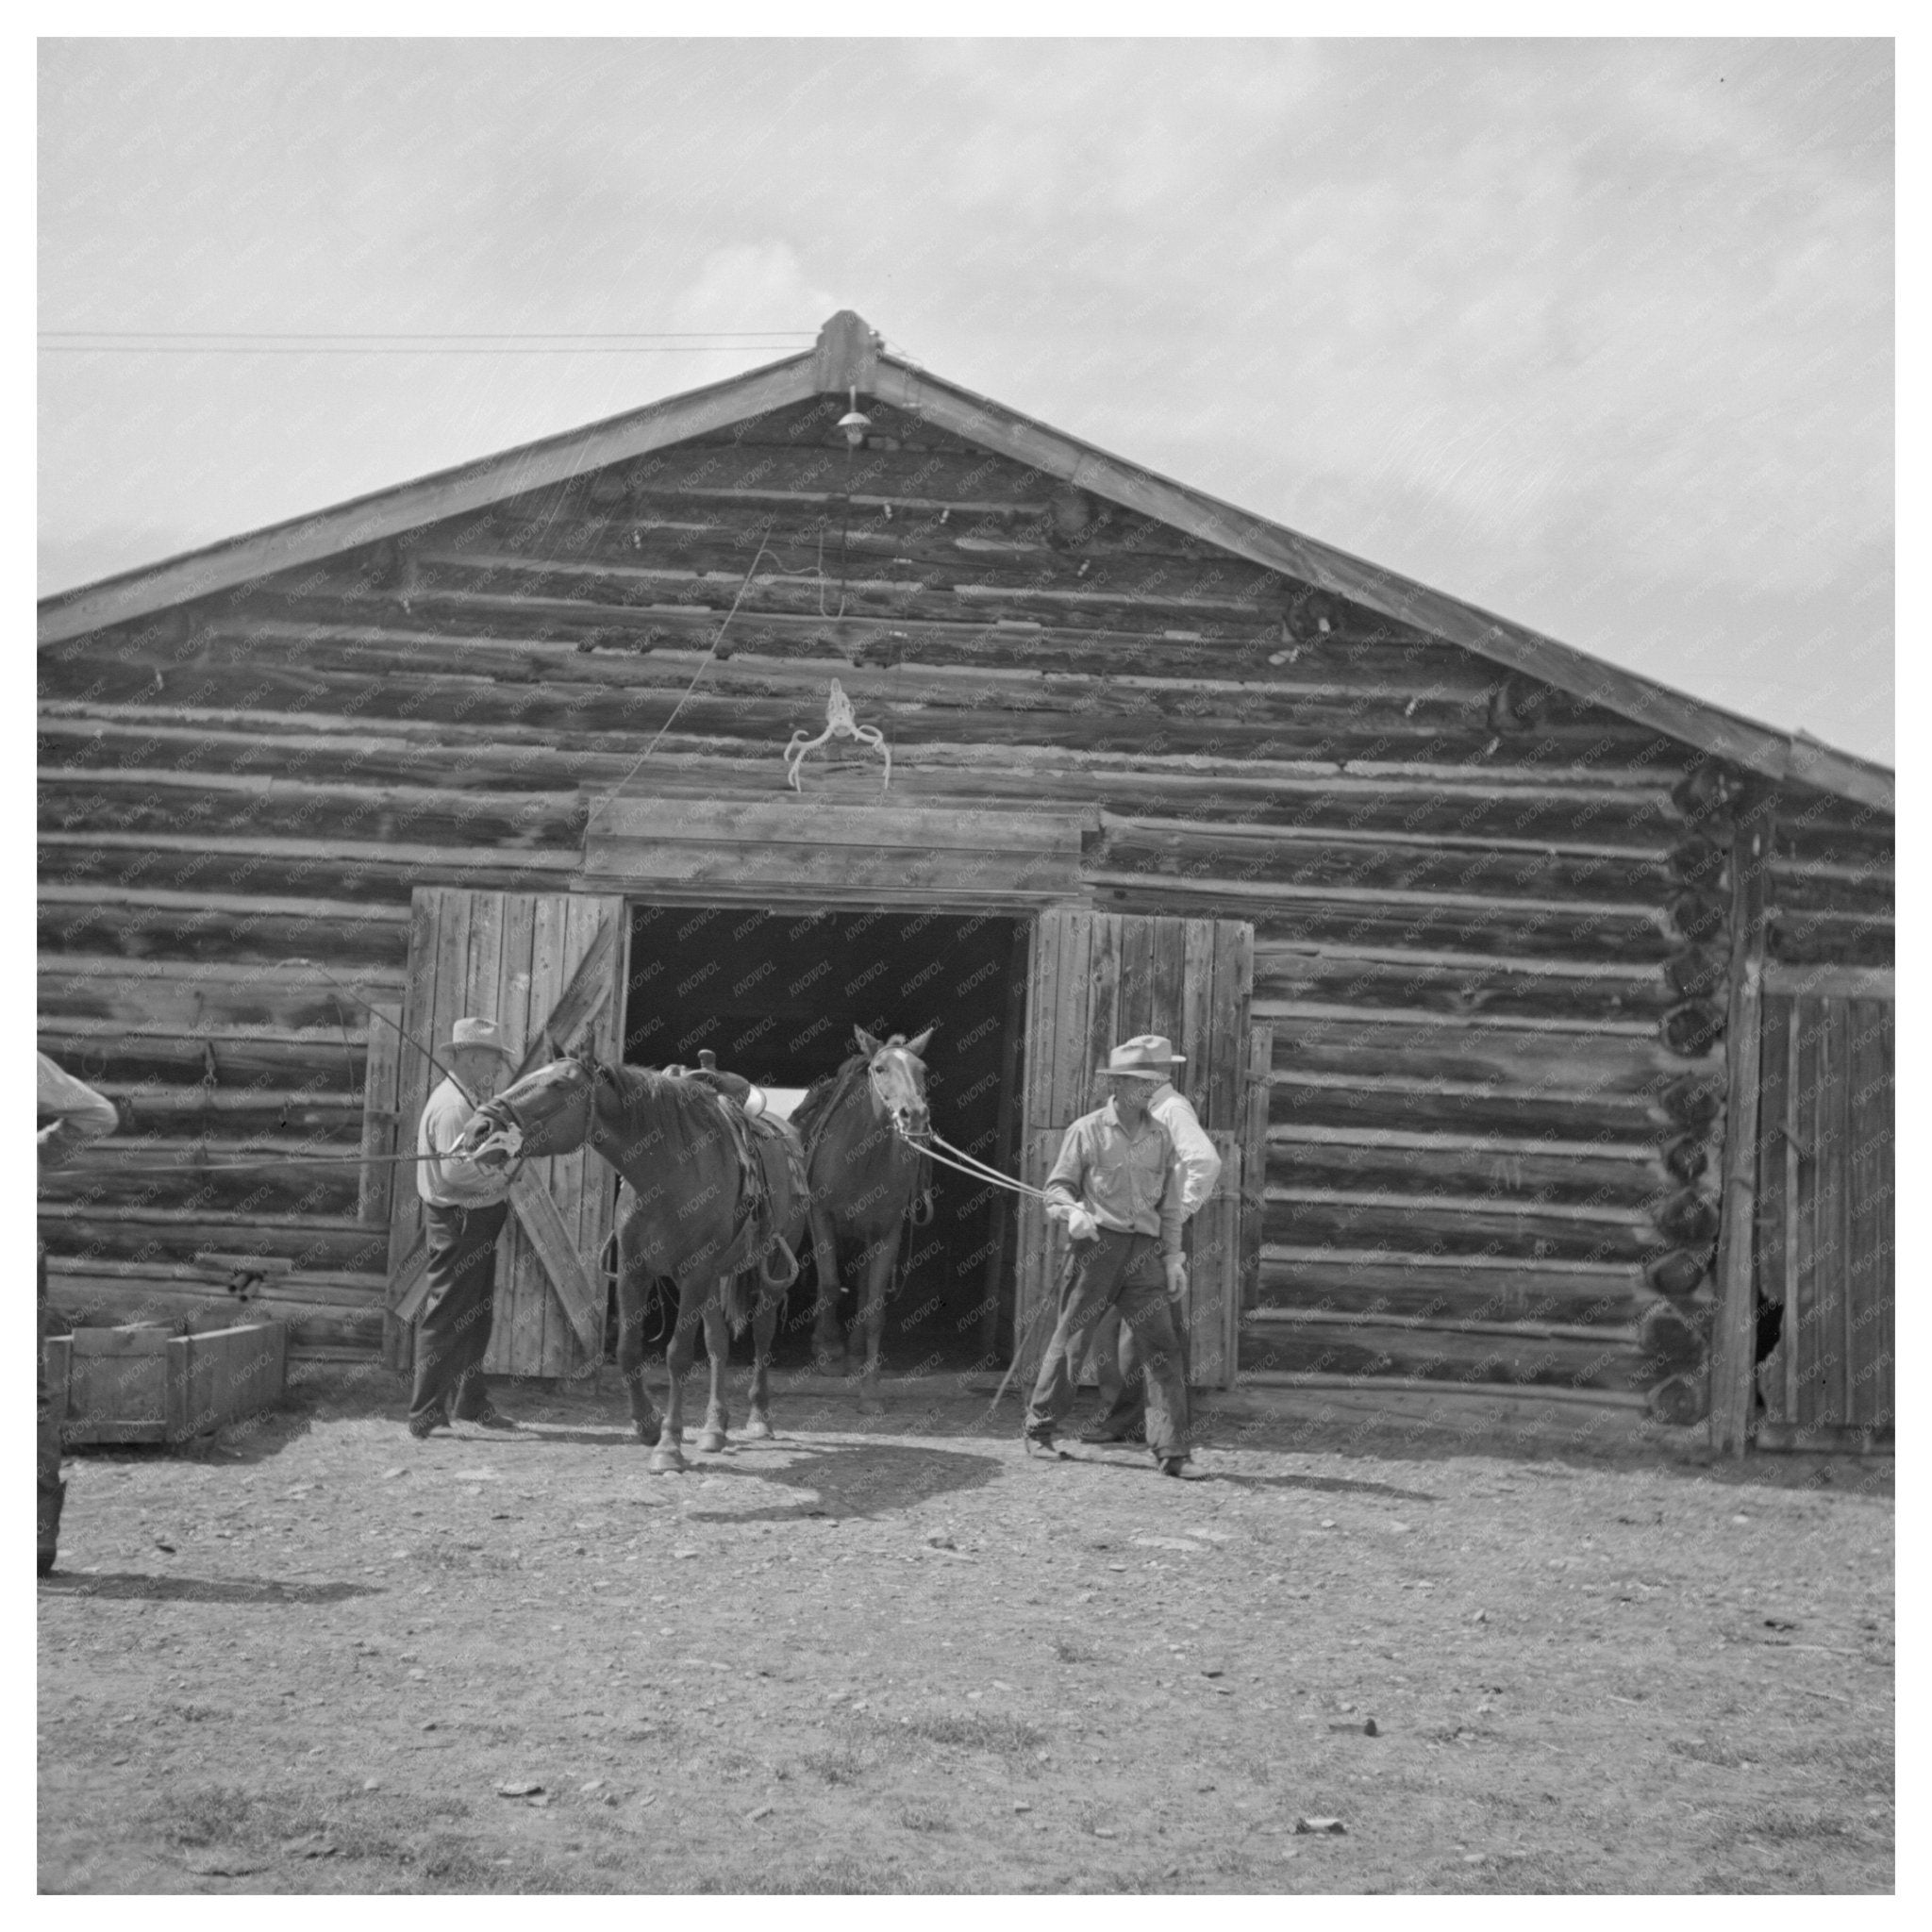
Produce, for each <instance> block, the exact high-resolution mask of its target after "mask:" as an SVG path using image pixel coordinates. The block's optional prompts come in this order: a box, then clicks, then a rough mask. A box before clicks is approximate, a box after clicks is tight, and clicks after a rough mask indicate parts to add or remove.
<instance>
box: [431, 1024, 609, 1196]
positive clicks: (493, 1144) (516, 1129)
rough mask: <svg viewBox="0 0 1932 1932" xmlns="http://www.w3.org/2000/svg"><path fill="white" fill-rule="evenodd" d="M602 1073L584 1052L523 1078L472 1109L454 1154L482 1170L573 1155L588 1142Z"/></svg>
mask: <svg viewBox="0 0 1932 1932" xmlns="http://www.w3.org/2000/svg"><path fill="white" fill-rule="evenodd" d="M600 1074H608V1068H604V1067H600V1066H599V1065H598V1064H597V1062H596V1061H595V1060H594V1059H593V1058H591V1055H590V1054H589V1053H588V1052H586V1053H580V1054H575V1055H573V1056H571V1057H570V1058H566V1059H560V1060H552V1061H551V1062H550V1064H549V1065H548V1066H542V1067H539V1068H537V1069H536V1070H535V1071H534V1072H532V1073H528V1074H525V1075H524V1077H523V1078H522V1079H521V1080H518V1081H516V1082H515V1083H514V1084H513V1085H511V1086H508V1087H506V1088H505V1089H504V1091H502V1092H501V1093H499V1094H497V1095H496V1096H495V1097H494V1098H493V1099H491V1100H486V1101H485V1102H484V1103H483V1105H482V1106H481V1107H479V1108H477V1109H476V1111H475V1114H474V1115H473V1116H472V1117H471V1120H470V1124H469V1125H468V1126H467V1127H466V1128H464V1130H463V1138H462V1141H460V1142H459V1143H458V1152H459V1153H461V1154H463V1155H465V1156H467V1157H468V1158H470V1159H472V1160H474V1161H475V1162H476V1163H477V1164H478V1165H479V1166H482V1167H508V1165H509V1163H510V1162H511V1161H513V1160H518V1159H523V1160H532V1159H541V1158H543V1157H544V1156H546V1155H550V1154H570V1153H574V1152H575V1150H576V1149H577V1148H579V1147H581V1146H582V1145H583V1144H584V1142H585V1141H587V1140H588V1139H589V1138H590V1134H591V1120H592V1116H593V1114H594V1112H595V1106H594V1092H595V1087H596V1081H597V1078H598V1076H599V1075H600Z"/></svg>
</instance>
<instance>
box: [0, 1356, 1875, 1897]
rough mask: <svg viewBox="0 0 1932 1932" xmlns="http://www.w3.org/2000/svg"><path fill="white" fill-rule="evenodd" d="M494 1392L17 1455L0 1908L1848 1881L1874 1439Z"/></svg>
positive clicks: (1866, 1742)
mask: <svg viewBox="0 0 1932 1932" xmlns="http://www.w3.org/2000/svg"><path fill="white" fill-rule="evenodd" d="M739 1379H740V1386H741V1383H742V1374H740V1378H739ZM499 1399H500V1400H501V1401H502V1403H503V1406H504V1407H506V1408H508V1409H510V1410H512V1411H513V1412H515V1413H517V1414H518V1415H519V1416H521V1417H522V1418H524V1419H525V1423H526V1426H525V1428H524V1429H523V1430H521V1431H520V1432H519V1433H517V1434H515V1435H512V1436H492V1435H486V1434H484V1433H482V1432H480V1431H467V1432H465V1433H464V1434H463V1435H462V1436H460V1437H453V1436H447V1435H444V1436H439V1437H436V1438H434V1439H432V1440H431V1441H428V1442H426V1443H417V1442H413V1441H410V1440H409V1439H408V1437H407V1435H406V1434H405V1431H404V1428H403V1424H402V1412H403V1404H402V1401H401V1398H400V1391H399V1388H398V1386H397V1384H396V1383H395V1382H393V1381H392V1380H391V1378H389V1377H387V1376H386V1375H383V1374H380V1373H379V1372H375V1371H360V1370H358V1371H348V1370H341V1369H321V1368H311V1369H308V1370H306V1371H301V1370H298V1372H297V1374H296V1377H295V1379H294V1380H293V1381H292V1383H291V1393H290V1398H289V1401H288V1402H287V1404H286V1405H285V1406H284V1407H282V1408H280V1409H279V1410H277V1411H275V1412H274V1413H272V1414H270V1415H268V1416H266V1417H264V1418H261V1419H258V1421H257V1422H255V1423H253V1424H249V1425H246V1426H242V1427H238V1428H234V1429H230V1430H228V1431H226V1432H225V1434H224V1436H223V1438H222V1439H221V1440H220V1441H217V1442H215V1443H214V1444H213V1445H211V1446H207V1445H204V1446H202V1447H201V1448H199V1449H198V1450H196V1451H195V1452H194V1453H192V1454H185V1455H183V1454H168V1453H164V1452H159V1451H146V1450H125V1451H96V1452H81V1453H80V1454H78V1455H76V1456H75V1457H72V1458H71V1460H70V1465H69V1474H70V1477H71V1482H72V1489H71V1491H70V1498H69V1505H68V1515H67V1522H66V1524H65V1525H64V1527H65V1536H64V1541H63V1543H62V1548H61V1569H60V1571H59V1572H58V1573H57V1574H55V1575H54V1576H53V1577H51V1578H49V1579H47V1580H45V1581H43V1582H42V1585H41V1587H40V1622H39V1638H40V1676H39V1698H40V1816H39V1833H40V1884H41V1888H42V1890H46V1891H62V1892H72V1891H96V1892H98V1891H119V1892H158V1891H187V1892H251V1891H285V1892H308V1891H329V1892H361V1891H370V1892H413V1891H505V1892H511V1891H520V1892H538V1891H636V1892H671V1893H680V1892H693V1891H712V1892H757V1891H778V1892H788V1891H829V1892H859V1891H914V1892H917V1891H933V1892H951V1891H1048V1892H1106V1891H1217V1892H1218V1891H1232V1892H1333V1891H1344V1892H1354V1891H1405V1892H1418V1891H1421V1892H1470V1891H1508V1892H1540V1891H1563V1892H1568V1891H1668V1892H1680V1891H1713V1890H1715V1891H1762V1892H1781V1891H1807V1892H1869V1891H1883V1890H1889V1889H1890V1887H1891V1885H1892V1883H1893V1876H1892V1874H1893V1851H1894V1813H1893V1779H1892V1766H1893V1705H1892V1697H1893V1680H1892V1639H1893V1623H1892V1502H1891V1493H1890V1464H1889V1463H1874V1464H1859V1463H1857V1462H1848V1461H1842V1460H1840V1461H1836V1462H1832V1461H1826V1460H1824V1459H1820V1460H1815V1461H1806V1462H1799V1461H1794V1460H1793V1459H1791V1458H1774V1457H1763V1458H1758V1459H1755V1460H1753V1461H1752V1462H1750V1463H1747V1464H1745V1465H1743V1466H1741V1467H1738V1466H1721V1467H1710V1466H1706V1464H1705V1462H1704V1460H1703V1458H1701V1457H1699V1456H1698V1455H1697V1454H1696V1453H1695V1451H1694V1449H1693V1448H1689V1447H1687V1446H1686V1445H1685V1443H1684V1442H1681V1441H1678V1442H1673V1441H1671V1440H1670V1439H1669V1438H1664V1437H1652V1438H1649V1439H1645V1440H1639V1439H1638V1437H1637V1435H1636V1434H1635V1433H1634V1432H1633V1431H1630V1430H1625V1431H1624V1434H1623V1435H1618V1434H1617V1433H1616V1432H1615V1431H1610V1432H1607V1433H1606V1432H1605V1430H1604V1429H1603V1427H1602V1425H1601V1423H1600V1422H1597V1423H1590V1424H1585V1423H1581V1422H1579V1423H1577V1424H1566V1425H1565V1426H1566V1428H1567V1430H1568V1432H1567V1433H1565V1432H1563V1431H1561V1430H1558V1431H1556V1432H1552V1431H1551V1430H1549V1429H1544V1430H1542V1431H1541V1433H1537V1432H1531V1431H1522V1430H1515V1429H1510V1430H1507V1431H1506V1430H1504V1429H1503V1428H1501V1427H1500V1426H1498V1427H1492V1428H1491V1429H1489V1430H1488V1432H1487V1433H1476V1432H1474V1430H1473V1429H1472V1427H1471V1426H1469V1425H1467V1424H1465V1425H1462V1426H1456V1427H1451V1426H1441V1425H1437V1424H1431V1423H1426V1422H1416V1423H1413V1424H1407V1423H1401V1422H1399V1421H1392V1420H1391V1421H1382V1422H1377V1421H1374V1420H1367V1421H1365V1420H1364V1419H1363V1418H1362V1417H1361V1416H1359V1415H1354V1414H1343V1413H1341V1412H1332V1413H1324V1412H1322V1411H1320V1410H1318V1409H1315V1408H1313V1407H1307V1408H1306V1409H1305V1410H1304V1411H1303V1412H1302V1413H1301V1414H1300V1415H1299V1416H1296V1415H1294V1414H1283V1413H1280V1412H1278V1411H1264V1410H1261V1409H1259V1408H1258V1407H1254V1406H1252V1405H1251V1406H1249V1407H1245V1408H1244V1407H1242V1406H1241V1405H1240V1404H1239V1403H1236V1404H1233V1405H1231V1406H1228V1407H1224V1408H1222V1409H1220V1410H1218V1411H1216V1412H1215V1414H1214V1417H1213V1421H1212V1425H1211V1432H1210V1435H1209V1439H1208V1440H1209V1446H1208V1447H1207V1448H1206V1449H1205V1450H1204V1451H1203V1452H1202V1454H1201V1455H1200V1457H1199V1458H1198V1466H1199V1467H1200V1468H1201V1469H1202V1470H1203V1471H1204V1472H1206V1474H1207V1476H1208V1479H1207V1480H1204V1481H1201V1482H1198V1483H1192V1484H1185V1485H1184V1484H1179V1483H1174V1482H1170V1481H1165V1480H1163V1479H1161V1478H1160V1477H1159V1476H1158V1475H1157V1474H1155V1473H1154V1471H1153V1469H1152V1467H1151V1465H1150V1464H1149V1463H1148V1462H1147V1461H1146V1460H1145V1459H1144V1458H1143V1457H1141V1455H1139V1454H1137V1453H1134V1452H1128V1451H1108V1450H1097V1449H1094V1450H1083V1451H1079V1452H1078V1455H1079V1458H1080V1459H1078V1460H1071V1461H1062V1462H1045V1461H1040V1460H1033V1461H1028V1460H1027V1459H1026V1458H1025V1457H1024V1455H1023V1453H1022V1449H1021V1445H1020V1443H1019V1441H1018V1440H1017V1435H1016V1431H1017V1426H1018V1407H1017V1404H1016V1403H1015V1402H1014V1400H1013V1399H1012V1398H1011V1397H1010V1396H1009V1397H1008V1400H1007V1402H1006V1404H1005V1406H1004V1407H1003V1408H1002V1410H1001V1411H1000V1420H999V1422H998V1423H997V1424H989V1423H988V1422H987V1421H986V1404H987V1398H986V1396H985V1395H984V1394H980V1395H978V1396H977V1397H968V1396H965V1395H963V1394H962V1393H961V1392H960V1391H959V1389H958V1385H957V1384H954V1383H945V1382H941V1381H939V1380H938V1379H937V1378H935V1379H934V1380H933V1381H931V1382H929V1383H926V1384H902V1385H899V1386H898V1388H897V1389H896V1390H895V1391H894V1394H893V1399H892V1401H891V1405H890V1407H889V1408H888V1411H887V1413H886V1414H885V1415H884V1416H882V1417H877V1418H871V1419H868V1418H864V1417H861V1416H860V1415H859V1413H858V1409H857V1407H856V1406H855V1405H854V1403H853V1402H852V1401H851V1400H850V1399H849V1397H848V1396H847V1395H846V1394H845V1393H844V1392H843V1391H826V1390H824V1385H819V1386H818V1387H817V1389H815V1390H814V1389H808V1388H805V1387H793V1388H791V1390H789V1391H781V1392H780V1394H779V1398H778V1404H777V1407H776V1411H775V1420H776V1423H777V1426H778V1428H779V1430H780V1432H781V1435H780V1440H779V1441H776V1442H775V1443H773V1444H770V1445H758V1446H750V1445H740V1446H737V1447H735V1448H733V1449H732V1450H729V1451H727V1452H726V1453H725V1454H724V1455H723V1456H721V1457H709V1458H705V1459H703V1460H702V1461H697V1459H696V1458H694V1462H696V1466H695V1467H694V1468H693V1470H692V1471H691V1474H686V1475H683V1476H658V1477H654V1476H652V1475H650V1474H647V1473H646V1470H645V1457H646V1452H645V1451H643V1450H642V1449H641V1448H640V1447H638V1446H637V1445H636V1443H635V1442H634V1441H631V1440H629V1438H628V1436H627V1434H626V1431H625V1424H624V1420H623V1415H622V1408H621V1403H620V1400H619V1396H618V1393H617V1391H616V1389H615V1387H614V1385H613V1384H612V1383H611V1382H610V1381H609V1380H608V1374H607V1380H606V1383H605V1387H604V1390H603V1391H602V1393H601V1394H596V1395H592V1394H590V1393H585V1394H582V1395H572V1396H568V1397H564V1396H556V1395H552V1396H548V1397H540V1396H538V1395H537V1394H535V1393H533V1392H532V1391H503V1392H502V1393H501V1394H500V1397H499ZM1371 1719H1373V1720H1374V1735H1370V1734H1369V1733H1368V1731H1367V1728H1366V1727H1367V1724H1368V1722H1369V1721H1370V1720H1371ZM516 1787H525V1788H526V1789H525V1790H523V1792H522V1793H521V1794H520V1795H504V1791H505V1790H506V1788H516ZM1306 1819H1322V1820H1337V1821H1340V1823H1341V1827H1342V1829H1341V1832H1340V1833H1339V1834H1338V1833H1331V1832H1328V1831H1305V1830H1298V1829H1297V1822H1298V1821H1299V1820H1306Z"/></svg>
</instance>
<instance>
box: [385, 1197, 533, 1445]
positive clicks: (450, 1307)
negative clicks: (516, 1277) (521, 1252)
mask: <svg viewBox="0 0 1932 1932" xmlns="http://www.w3.org/2000/svg"><path fill="white" fill-rule="evenodd" d="M508 1213H509V1203H508V1201H498V1202H497V1203H495V1205H494V1206H492V1207H489V1208H437V1207H434V1206H432V1205H431V1204H430V1203H429V1202H427V1201H425V1202H424V1204H423V1231H424V1234H425V1238H426V1240H427V1241H428V1246H429V1294H428V1298H427V1299H426V1300H425V1302H424V1304H423V1314H422V1317H421V1319H420V1320H419V1321H418V1323H417V1324H416V1382H415V1387H414V1389H413V1390H412V1391H411V1392H410V1395H409V1418H410V1420H411V1421H412V1422H413V1421H414V1420H415V1419H416V1418H417V1417H418V1416H425V1415H433V1414H434V1413H435V1412H436V1410H438V1409H439V1408H440V1409H441V1410H442V1411H443V1413H444V1414H445V1415H449V1416H452V1417H463V1416H471V1415H475V1413H476V1412H477V1410H478V1409H480V1408H481V1407H482V1406H483V1381H482V1376H481V1374H479V1373H478V1372H479V1370H480V1369H481V1367H482V1362H483V1357H484V1355H485V1354H486V1353H487V1352H488V1350H489V1347H490V1323H491V1312H492V1308H493V1306H494V1303H495V1300H496V1237H497V1236H498V1235H499V1234H501V1233H502V1232H503V1224H504V1221H505V1219H506V1218H507V1217H508Z"/></svg>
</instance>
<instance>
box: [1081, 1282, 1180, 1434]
mask: <svg viewBox="0 0 1932 1932" xmlns="http://www.w3.org/2000/svg"><path fill="white" fill-rule="evenodd" d="M1167 1312H1168V1319H1169V1320H1170V1321H1171V1322H1172V1323H1173V1324H1174V1339H1175V1341H1177V1342H1178V1343H1179V1344H1180V1351H1181V1400H1182V1402H1183V1403H1185V1402H1186V1400H1187V1384H1188V1325H1187V1323H1186V1321H1185V1320H1184V1319H1183V1317H1182V1315H1181V1305H1180V1303H1178V1302H1176V1301H1170V1302H1169V1303H1168V1305H1167ZM1091 1347H1092V1350H1093V1355H1092V1362H1093V1379H1094V1381H1095V1382H1096V1383H1097V1384H1098V1385H1099V1388H1100V1400H1101V1404H1102V1409H1101V1418H1100V1426H1101V1427H1102V1428H1104V1429H1106V1430H1108V1432H1109V1433H1110V1434H1112V1435H1116V1436H1135V1435H1140V1434H1141V1433H1142V1432H1143V1431H1144V1430H1145V1428H1146V1426H1147V1375H1146V1365H1145V1364H1144V1363H1143V1362H1142V1361H1141V1344H1140V1343H1139V1342H1138V1341H1135V1339H1134V1331H1133V1330H1132V1329H1131V1328H1130V1327H1128V1326H1127V1324H1125V1323H1124V1322H1123V1321H1122V1320H1121V1318H1120V1311H1119V1309H1118V1308H1109V1309H1108V1311H1107V1313H1106V1314H1104V1315H1103V1316H1102V1317H1101V1318H1100V1321H1099V1324H1097V1325H1096V1326H1095V1328H1094V1330H1093V1341H1092V1343H1091ZM1181 1426H1182V1428H1183V1430H1185V1429H1186V1427H1187V1411H1186V1409H1185V1408H1183V1410H1182V1413H1181Z"/></svg>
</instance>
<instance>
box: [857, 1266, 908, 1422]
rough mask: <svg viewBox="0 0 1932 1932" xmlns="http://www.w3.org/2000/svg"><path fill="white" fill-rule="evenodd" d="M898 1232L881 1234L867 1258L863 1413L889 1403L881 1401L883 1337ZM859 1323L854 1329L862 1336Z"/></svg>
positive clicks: (860, 1387)
mask: <svg viewBox="0 0 1932 1932" xmlns="http://www.w3.org/2000/svg"><path fill="white" fill-rule="evenodd" d="M898 1252H899V1241H898V1235H897V1231H896V1230H894V1232H893V1234H892V1235H891V1236H890V1237H886V1236H881V1237H880V1238H879V1239H878V1240H877V1241H874V1243H873V1244H872V1246H871V1247H870V1248H869V1249H868V1250H867V1251H866V1257H865V1306H864V1309H863V1316H864V1323H865V1368H864V1373H863V1374H861V1376H860V1378H859V1383H858V1407H859V1412H860V1413H861V1414H863V1415H877V1414H878V1413H879V1412H880V1410H881V1409H882V1408H883V1407H885V1405H884V1404H883V1403H882V1402H881V1401H880V1400H879V1339H880V1337H881V1335H882V1334H883V1333H884V1331H885V1326H886V1290H887V1288H888V1287H889V1286H890V1284H891V1279H892V1263H893V1262H894V1260H896V1259H897V1258H898ZM858 1327H859V1324H858V1322H856V1321H855V1322H854V1323H853V1324H852V1332H853V1337H854V1339H855V1340H857V1339H858Z"/></svg>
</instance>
